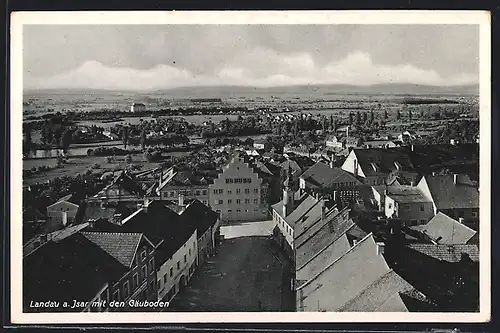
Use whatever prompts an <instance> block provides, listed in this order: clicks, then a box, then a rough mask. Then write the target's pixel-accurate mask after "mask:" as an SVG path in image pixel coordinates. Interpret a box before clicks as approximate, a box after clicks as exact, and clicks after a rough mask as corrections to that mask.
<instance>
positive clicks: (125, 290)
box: [123, 281, 130, 299]
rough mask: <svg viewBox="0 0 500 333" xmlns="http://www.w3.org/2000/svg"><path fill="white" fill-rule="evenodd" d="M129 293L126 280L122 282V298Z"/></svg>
mask: <svg viewBox="0 0 500 333" xmlns="http://www.w3.org/2000/svg"><path fill="white" fill-rule="evenodd" d="M129 293H130V290H129V288H128V281H126V282H125V283H124V284H123V299H126V298H127V297H128V294H129Z"/></svg>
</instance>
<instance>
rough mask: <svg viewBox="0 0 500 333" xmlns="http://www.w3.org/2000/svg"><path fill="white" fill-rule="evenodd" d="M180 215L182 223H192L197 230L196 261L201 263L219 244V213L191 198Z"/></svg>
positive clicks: (212, 253) (213, 252)
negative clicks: (191, 200)
mask: <svg viewBox="0 0 500 333" xmlns="http://www.w3.org/2000/svg"><path fill="white" fill-rule="evenodd" d="M180 216H181V219H182V220H183V221H184V223H188V224H190V225H192V226H193V227H195V228H196V230H197V235H198V261H199V264H200V265H203V263H204V262H205V260H206V259H207V258H208V257H209V256H211V255H214V254H215V252H216V250H217V248H218V246H219V238H220V222H219V215H218V214H217V213H216V212H214V211H213V210H212V209H210V208H209V207H207V206H206V205H204V204H203V203H201V202H200V201H198V200H193V202H191V203H189V204H188V205H187V207H186V209H185V210H184V211H183V212H182V213H181V214H180Z"/></svg>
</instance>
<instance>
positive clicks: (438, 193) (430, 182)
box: [425, 175, 479, 210]
mask: <svg viewBox="0 0 500 333" xmlns="http://www.w3.org/2000/svg"><path fill="white" fill-rule="evenodd" d="M458 178H459V179H458V182H457V184H455V183H454V180H453V175H437V176H425V180H426V182H427V186H428V187H429V191H430V192H431V196H432V199H433V200H434V203H435V205H436V207H437V209H438V210H444V209H460V208H479V191H478V189H477V188H476V187H475V186H474V184H473V182H472V180H471V179H470V178H469V176H467V175H459V176H458Z"/></svg>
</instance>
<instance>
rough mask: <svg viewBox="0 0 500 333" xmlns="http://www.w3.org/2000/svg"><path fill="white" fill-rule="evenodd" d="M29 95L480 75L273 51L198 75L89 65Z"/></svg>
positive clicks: (359, 56)
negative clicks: (323, 59)
mask: <svg viewBox="0 0 500 333" xmlns="http://www.w3.org/2000/svg"><path fill="white" fill-rule="evenodd" d="M24 80H25V81H24V87H25V88H26V89H57V88H92V89H117V90H154V89H168V88H174V87H185V86H207V85H244V86H257V87H266V86H286V85H305V84H354V85H371V84H379V83H414V84H428V85H439V86H447V85H459V84H469V83H477V82H478V77H477V75H474V74H470V73H459V74H457V75H453V76H449V77H443V76H441V75H440V74H439V73H438V72H436V71H435V70H431V69H423V68H418V67H416V66H414V65H409V64H397V65H386V64H376V63H374V62H373V60H372V57H371V56H370V54H369V53H367V52H361V51H355V52H351V53H349V54H348V55H347V56H346V57H344V58H343V59H340V60H334V61H330V62H327V63H326V64H324V65H322V66H320V65H318V64H317V63H315V61H314V59H313V57H312V56H311V55H310V54H308V53H305V52H297V53H291V54H286V55H283V54H280V53H279V52H276V51H273V50H270V49H263V48H261V49H255V50H253V51H251V52H249V53H247V54H246V55H244V56H242V57H240V58H237V59H233V60H232V61H230V62H228V63H227V64H226V65H225V67H223V68H222V69H220V70H218V71H215V72H212V73H209V74H208V73H206V74H197V73H195V72H193V71H190V70H188V69H185V68H178V67H174V66H172V65H166V64H162V65H157V66H155V67H152V68H149V69H136V68H127V67H114V66H106V65H103V64H101V63H99V62H97V61H87V62H84V63H83V64H82V65H80V66H79V67H78V68H75V69H71V70H67V71H64V72H61V73H59V74H55V75H52V76H45V77H35V76H32V75H31V74H30V73H27V74H25V77H24Z"/></svg>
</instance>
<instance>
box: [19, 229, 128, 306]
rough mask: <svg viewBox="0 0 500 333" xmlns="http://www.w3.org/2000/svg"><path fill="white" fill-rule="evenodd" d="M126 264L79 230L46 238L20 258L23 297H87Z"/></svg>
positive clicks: (26, 298)
mask: <svg viewBox="0 0 500 333" xmlns="http://www.w3.org/2000/svg"><path fill="white" fill-rule="evenodd" d="M126 271H127V268H126V267H124V266H123V265H122V264H121V263H119V262H118V261H117V260H116V259H115V258H113V257H112V256H110V255H109V254H107V253H106V252H105V251H103V249H102V248H100V247H99V246H97V245H96V244H95V243H93V242H91V241H90V240H88V239H87V238H86V237H84V236H83V235H82V234H81V233H76V234H73V235H71V236H69V237H67V238H64V239H62V240H60V241H58V242H49V243H47V244H46V245H44V246H42V247H41V248H40V249H38V250H36V251H35V252H33V253H32V254H30V255H29V256H27V257H26V258H24V259H23V298H24V299H25V300H26V301H27V302H29V301H30V300H33V301H47V300H54V301H68V300H73V299H75V300H81V301H87V300H88V301H90V300H91V299H92V298H93V297H94V296H95V295H96V294H97V293H98V292H99V291H100V290H101V288H102V287H103V286H104V285H105V284H106V283H107V282H109V281H115V280H118V279H119V278H120V277H121V276H122V275H123V274H124V273H125V272H126Z"/></svg>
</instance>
